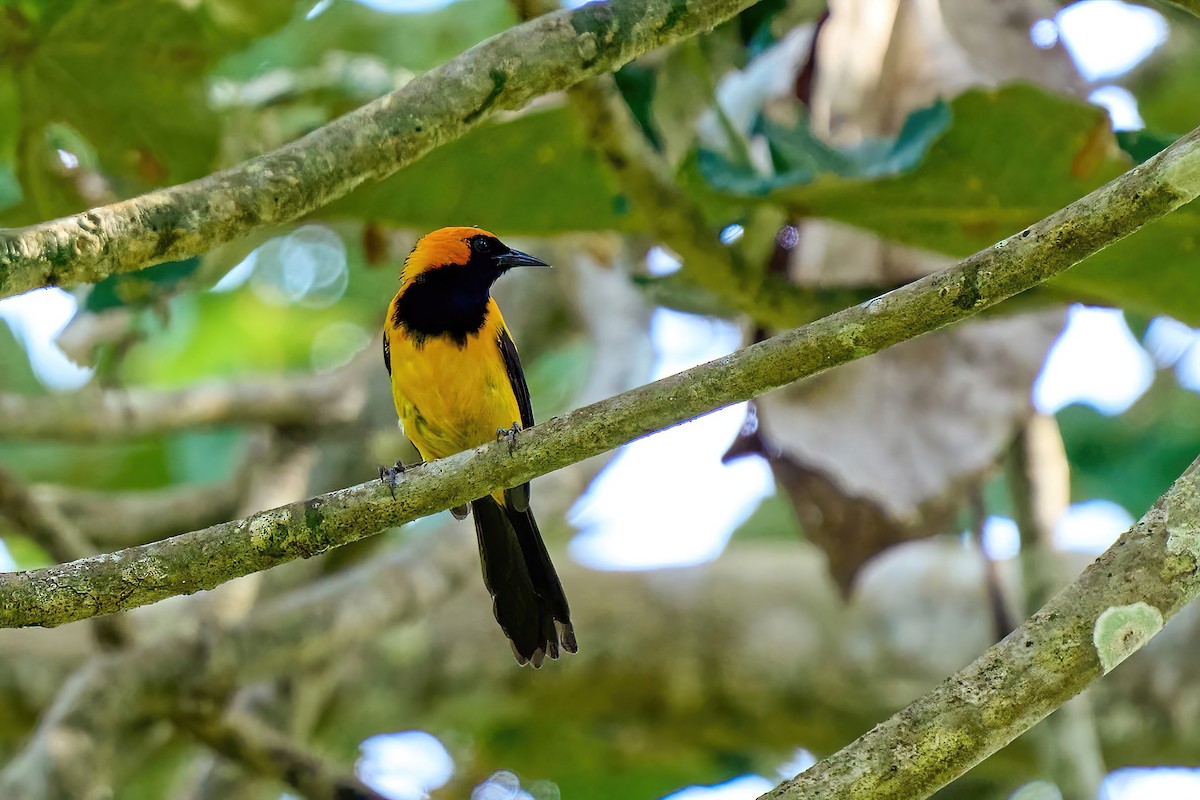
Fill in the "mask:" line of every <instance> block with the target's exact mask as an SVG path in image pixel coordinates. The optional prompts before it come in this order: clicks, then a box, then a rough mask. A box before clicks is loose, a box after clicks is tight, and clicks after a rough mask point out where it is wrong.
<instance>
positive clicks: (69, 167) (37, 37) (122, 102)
mask: <svg viewBox="0 0 1200 800" xmlns="http://www.w3.org/2000/svg"><path fill="white" fill-rule="evenodd" d="M293 4H294V0H268V2H264V3H258V4H251V5H252V6H253V8H252V9H244V10H241V11H237V10H236V9H233V8H231V7H230V4H229V3H228V2H221V1H220V0H208V1H207V2H205V3H200V4H191V3H180V2H176V0H55V2H18V3H15V4H10V5H8V6H7V7H6V8H5V9H4V14H5V16H4V23H3V24H0V83H4V81H3V80H2V76H3V75H4V74H5V73H7V74H9V75H11V79H10V80H11V82H12V86H14V87H15V93H14V96H13V97H10V98H5V97H3V96H0V106H8V105H15V106H16V107H17V109H18V110H19V114H17V115H15V119H16V120H17V122H18V124H17V125H16V126H11V128H10V132H9V133H7V134H6V135H4V136H0V164H3V162H4V160H5V156H6V153H5V152H4V150H5V149H7V148H6V147H5V145H7V144H8V140H9V139H10V138H15V150H16V153H15V158H14V161H15V172H16V175H17V180H18V181H19V183H20V186H21V189H22V193H23V195H24V202H23V203H21V204H20V205H17V206H16V207H14V208H11V209H9V210H8V211H7V212H6V214H5V217H4V220H3V222H4V223H5V224H19V223H24V222H32V221H36V220H38V219H44V218H47V217H52V216H58V215H62V214H66V213H70V212H74V211H78V210H80V209H81V208H84V207H86V206H87V205H89V204H94V203H97V202H102V201H104V200H107V199H109V198H110V197H112V196H117V197H120V196H127V195H130V194H135V193H138V192H141V191H144V190H146V189H149V188H152V187H154V186H158V185H163V184H169V183H178V182H181V181H186V180H190V179H193V178H197V177H200V176H202V175H204V174H206V173H208V172H209V171H211V169H212V168H213V167H214V166H215V158H216V155H217V143H218V133H219V123H218V119H217V116H216V115H215V114H214V113H213V111H212V110H211V109H210V107H209V103H208V96H207V87H206V76H207V73H208V70H209V68H210V67H211V65H212V64H213V63H214V61H215V60H216V59H217V58H218V57H219V56H221V55H222V54H224V53H226V52H228V51H230V50H232V49H235V48H237V47H240V46H242V45H244V44H245V42H246V41H247V39H248V37H249V36H252V35H254V34H255V33H257V32H261V31H262V30H264V29H267V28H270V27H273V26H274V25H277V24H280V23H282V22H283V21H284V20H285V19H286V18H287V17H288V16H290V15H291V11H292V6H293ZM0 95H3V91H0ZM10 119H11V118H10ZM64 131H68V132H70V135H71V136H72V137H74V138H75V140H76V141H77V142H78V143H79V144H80V145H81V146H83V147H84V148H85V149H87V150H89V151H90V152H91V153H94V154H95V163H91V164H87V163H82V162H83V159H79V163H76V164H72V163H71V161H72V159H73V157H74V158H78V157H79V155H80V154H79V153H76V152H74V151H71V150H69V149H67V148H64V147H62V146H61V145H60V144H59V143H58V139H59V134H60V133H61V132H64ZM59 150H64V151H65V152H66V153H67V154H68V155H65V156H61V157H60V154H59V152H58V151H59ZM62 159H66V163H65V164H64V162H63V160H62ZM5 199H7V197H0V201H3V200H5Z"/></svg>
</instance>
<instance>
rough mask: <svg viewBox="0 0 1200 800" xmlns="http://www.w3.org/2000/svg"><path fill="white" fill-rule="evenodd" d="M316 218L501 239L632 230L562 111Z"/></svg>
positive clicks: (404, 173) (460, 143) (494, 135)
mask: <svg viewBox="0 0 1200 800" xmlns="http://www.w3.org/2000/svg"><path fill="white" fill-rule="evenodd" d="M326 213H328V214H333V215H348V216H354V217H360V218H363V219H374V220H380V221H384V222H391V223H395V224H397V225H404V226H409V227H413V228H417V229H433V228H440V227H442V226H444V225H459V224H461V225H480V226H483V227H485V228H490V229H493V230H503V231H504V232H505V234H506V235H513V234H522V233H524V234H538V235H547V234H554V233H561V232H566V231H584V230H589V231H594V230H612V229H627V228H630V227H631V226H632V224H633V220H632V218H631V217H630V215H629V214H628V213H627V212H626V211H625V210H623V207H622V204H621V203H620V202H619V197H618V196H617V195H616V193H615V192H614V191H613V190H612V188H611V187H610V185H609V183H608V178H607V176H606V175H605V174H604V172H603V169H602V166H601V165H600V163H599V161H598V159H597V157H596V156H595V154H594V153H593V152H592V151H591V150H590V149H589V148H588V147H587V146H586V145H585V144H584V142H583V138H582V135H581V133H580V132H579V130H578V128H577V126H576V125H575V121H574V119H573V117H572V115H571V112H570V110H569V109H567V108H562V107H560V108H553V109H550V110H547V111H539V112H536V113H531V114H525V115H522V116H520V117H518V118H516V119H514V120H512V121H511V122H504V123H494V124H488V125H484V126H481V127H479V128H477V129H475V130H474V131H471V132H470V133H468V134H467V135H466V136H464V137H462V138H461V139H459V140H457V141H455V142H453V143H451V144H448V145H446V146H445V147H441V148H438V149H437V150H434V151H433V152H432V153H430V154H429V155H427V156H426V157H425V158H423V159H421V160H420V161H418V162H417V163H416V164H413V165H412V166H410V167H408V168H406V169H403V170H401V171H400V172H398V173H397V174H396V175H393V176H392V177H391V178H388V179H387V180H384V181H382V182H380V183H375V184H370V185H366V186H363V187H361V188H359V189H357V190H355V191H354V192H353V193H351V194H350V195H348V196H347V197H345V198H343V199H342V200H340V201H338V202H336V203H334V204H333V205H331V206H329V208H328V209H327V211H326Z"/></svg>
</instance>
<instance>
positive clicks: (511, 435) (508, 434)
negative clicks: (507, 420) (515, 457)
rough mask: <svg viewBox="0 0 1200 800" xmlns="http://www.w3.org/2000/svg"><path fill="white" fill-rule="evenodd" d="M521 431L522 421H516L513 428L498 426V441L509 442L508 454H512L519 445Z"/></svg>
mask: <svg viewBox="0 0 1200 800" xmlns="http://www.w3.org/2000/svg"><path fill="white" fill-rule="evenodd" d="M520 432H521V423H519V422H514V423H513V424H512V427H511V428H496V441H501V440H504V441H506V442H508V454H509V455H510V456H511V455H512V454H513V450H515V449H516V447H517V434H518V433H520Z"/></svg>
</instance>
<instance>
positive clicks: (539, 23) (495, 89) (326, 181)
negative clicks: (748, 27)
mask: <svg viewBox="0 0 1200 800" xmlns="http://www.w3.org/2000/svg"><path fill="white" fill-rule="evenodd" d="M752 3H753V0H611V2H599V3H589V4H587V5H585V6H582V7H581V8H578V9H575V10H571V11H559V12H556V13H554V14H548V15H546V16H544V17H541V18H539V19H536V20H533V21H531V22H528V23H525V24H523V25H519V26H517V27H515V28H512V29H511V30H508V31H506V32H504V33H502V34H500V35H498V36H494V37H492V38H491V39H488V40H487V41H485V42H483V43H482V44H480V45H478V46H476V47H474V48H472V49H471V50H468V51H467V52H465V53H463V54H461V55H459V56H457V57H456V58H454V59H452V60H451V61H449V62H447V63H446V64H443V65H442V66H440V67H438V68H436V69H432V70H430V71H429V72H426V73H424V74H423V75H420V76H418V77H416V78H414V79H413V80H412V81H411V82H409V83H408V84H406V85H405V86H404V87H402V88H400V89H397V90H396V91H395V92H392V93H391V94H388V95H385V96H383V97H381V98H379V99H378V100H375V101H373V102H371V103H368V104H367V105H365V106H363V107H362V108H359V109H357V110H356V111H353V112H351V113H349V114H347V115H345V116H343V117H341V118H339V119H337V120H334V121H333V122H331V123H329V124H328V125H325V126H323V127H321V128H318V129H317V130H315V131H313V132H312V133H310V134H308V135H307V136H305V137H304V138H302V139H299V140H297V141H296V142H293V143H291V144H288V145H286V146H284V147H281V148H279V149H278V150H274V151H272V152H270V153H267V154H265V155H263V156H260V157H258V158H255V159H252V160H251V161H248V162H246V163H244V164H240V165H238V166H236V167H233V168H231V169H228V170H225V171H223V172H218V173H216V174H213V175H210V176H208V177H206V178H202V179H200V180H197V181H192V182H191V183H186V184H181V185H179V186H173V187H170V188H167V189H162V190H159V191H155V192H151V193H149V194H145V195H142V196H140V197H135V198H132V199H130V200H125V201H122V202H119V203H114V204H113V205H109V206H103V207H100V208H94V209H92V210H90V211H86V212H83V213H80V214H76V215H74V216H71V217H65V218H63V219H58V220H52V221H50V222H44V223H41V224H39V225H34V226H31V227H28V228H21V229H15V230H0V297H7V296H9V295H13V294H19V293H21V292H25V291H28V290H29V289H34V288H37V287H39V286H56V285H57V286H69V285H74V284H79V283H91V282H95V281H97V280H100V279H101V278H103V277H105V276H107V275H111V274H114V273H122V272H130V271H133V270H137V269H140V268H142V267H145V266H148V265H150V264H155V263H159V262H162V261H171V260H175V259H180V258H186V257H188V256H194V255H198V254H200V253H204V252H207V251H208V250H211V249H212V248H213V247H215V246H216V245H218V244H221V243H223V242H228V241H231V240H233V239H236V238H239V237H241V236H245V235H246V234H248V233H250V232H251V231H255V230H259V229H262V228H266V227H269V226H272V225H279V224H282V223H286V222H290V221H292V220H295V219H297V218H299V217H301V216H303V215H304V214H307V213H309V212H311V211H313V210H314V209H317V208H320V207H321V206H323V205H325V204H327V203H329V202H331V201H332V200H335V199H337V198H339V197H341V196H343V195H345V194H346V193H347V192H349V191H350V190H351V189H353V188H355V187H356V186H358V185H359V184H361V183H363V182H364V181H367V180H372V179H379V178H384V177H387V176H388V175H391V174H393V173H394V172H396V171H397V170H399V169H400V168H401V167H404V166H406V165H408V164H411V163H413V162H414V161H416V160H417V159H419V158H421V157H422V156H423V155H425V154H426V153H428V152H429V151H430V150H432V149H434V148H435V147H438V146H440V145H443V144H445V143H447V142H449V141H452V140H454V139H456V138H458V137H459V136H462V135H463V134H464V133H466V132H467V131H468V130H470V129H471V128H473V127H475V126H476V125H478V124H479V123H480V122H482V121H483V120H485V119H487V118H488V117H490V116H491V115H493V114H494V113H495V112H497V111H501V110H512V109H518V108H521V107H522V106H524V105H525V104H526V103H527V102H529V101H530V100H532V99H533V98H534V97H537V96H538V95H541V94H545V93H547V92H551V91H555V90H558V89H565V88H566V87H568V86H571V85H573V84H575V83H578V82H579V81H581V80H583V79H584V78H586V77H588V76H591V75H598V74H601V73H604V72H608V71H611V70H614V69H616V68H618V67H620V66H621V65H622V64H624V63H626V62H627V61H629V60H631V59H633V58H635V57H637V56H638V55H640V54H642V53H645V52H647V51H649V50H652V49H654V48H657V47H661V46H663V45H666V44H669V43H671V42H675V41H678V40H680V39H685V38H687V37H689V36H693V35H695V34H696V33H699V32H700V31H703V30H707V29H709V28H712V27H713V26H714V25H716V24H717V23H719V22H722V21H724V20H726V19H728V18H730V17H732V16H733V15H734V14H736V13H738V12H739V11H741V10H742V9H744V8H746V7H748V6H750V5H752Z"/></svg>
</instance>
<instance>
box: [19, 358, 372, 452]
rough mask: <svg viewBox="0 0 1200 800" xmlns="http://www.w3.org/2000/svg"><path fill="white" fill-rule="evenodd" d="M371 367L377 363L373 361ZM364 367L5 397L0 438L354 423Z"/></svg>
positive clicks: (118, 436)
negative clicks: (168, 387)
mask: <svg viewBox="0 0 1200 800" xmlns="http://www.w3.org/2000/svg"><path fill="white" fill-rule="evenodd" d="M372 361H373V360H372ZM360 366H361V365H358V364H351V365H350V366H348V367H344V368H342V369H341V370H338V371H336V372H330V373H325V374H322V375H305V376H301V377H295V378H261V379H243V380H236V381H221V382H212V383H206V384H198V385H195V386H189V387H188V388H186V389H179V390H174V391H159V390H154V389H142V388H136V387H135V388H129V389H101V390H96V391H90V390H83V391H79V392H73V393H69V394H46V395H24V394H11V393H0V438H9V439H67V440H86V441H96V440H100V439H129V438H134V437H137V436H149V435H151V434H159V433H169V432H171V431H181V430H189V431H190V430H196V429H198V428H208V427H214V426H218V425H254V424H269V425H275V426H283V427H287V426H296V427H317V426H326V425H334V424H339V423H341V424H345V423H347V422H350V421H353V420H354V419H355V418H356V417H357V415H358V413H359V411H360V410H361V408H362V405H363V403H364V402H365V399H366V393H365V387H364V386H363V379H362V375H361V372H359V374H357V375H355V374H354V371H355V370H359V368H360Z"/></svg>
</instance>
